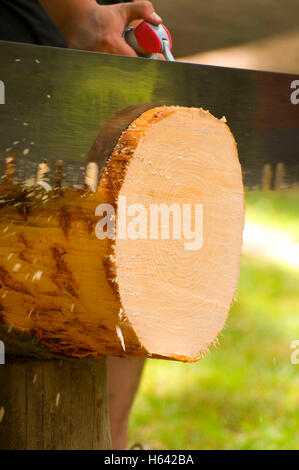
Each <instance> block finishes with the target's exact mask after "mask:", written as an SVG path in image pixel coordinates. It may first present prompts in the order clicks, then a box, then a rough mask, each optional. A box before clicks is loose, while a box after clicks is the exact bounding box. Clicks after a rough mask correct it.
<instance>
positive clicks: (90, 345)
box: [0, 107, 244, 361]
mask: <svg viewBox="0 0 299 470" xmlns="http://www.w3.org/2000/svg"><path fill="white" fill-rule="evenodd" d="M92 171H94V169H93V168H92ZM92 171H91V170H90V172H89V173H88V175H89V177H90V174H91V172H92ZM95 173H96V171H95ZM5 184H6V185H7V186H6V187H4V186H3V187H2V188H1V186H0V194H7V192H9V191H14V192H15V191H16V188H14V189H13V190H12V189H11V188H12V183H11V181H6V183H5V182H4V183H3V185H5ZM124 201H125V204H126V209H127V212H126V213H124ZM42 202H43V203H41V201H40V199H39V200H38V199H34V203H33V202H32V203H31V206H30V208H29V209H28V210H27V209H26V214H25V215H24V210H20V207H19V208H18V210H17V209H16V208H15V207H14V205H8V204H7V205H4V206H3V207H2V209H1V219H0V237H1V245H0V283H1V285H2V288H1V290H0V292H1V293H0V305H1V322H2V325H6V327H4V326H2V337H4V338H5V341H7V342H8V344H11V345H13V348H14V349H15V351H16V350H18V351H19V352H21V353H23V354H29V353H30V354H33V355H36V354H41V355H44V356H49V357H51V356H53V355H54V356H68V357H86V356H88V357H89V356H91V357H93V358H98V357H100V356H101V355H103V354H111V355H122V356H135V357H138V356H140V357H146V356H150V357H160V358H166V359H176V360H183V361H195V360H197V359H199V358H200V357H202V355H203V354H204V353H205V351H206V350H207V348H208V347H209V346H210V345H211V344H213V343H215V342H216V341H217V336H218V334H219V333H220V331H221V330H222V328H223V326H224V324H225V321H226V318H227V315H228V311H229V308H230V305H231V302H232V299H233V297H234V294H235V290H236V286H237V281H238V276H239V268H240V253H241V243H242V230H243V221H244V220H243V219H244V195H243V185H242V176H241V169H240V164H239V161H238V155H237V148H236V144H235V141H234V138H233V136H232V134H231V132H230V130H229V128H228V127H227V125H226V124H225V122H224V121H223V120H218V119H216V118H215V117H213V116H212V115H211V114H210V113H209V112H208V111H204V110H202V109H195V108H183V107H161V108H155V109H151V110H149V111H146V112H145V113H143V114H142V115H141V116H140V117H139V118H138V119H136V120H135V121H134V122H133V123H132V124H131V125H130V126H129V128H128V129H127V130H124V132H123V133H122V135H121V137H120V139H119V141H118V143H117V145H116V147H115V149H114V151H113V153H112V155H111V157H110V159H109V161H108V163H107V165H106V168H105V170H104V172H103V174H102V176H101V180H100V184H99V188H98V191H97V192H96V193H92V192H89V191H84V192H83V191H82V192H78V191H74V190H71V189H65V190H60V191H59V192H58V193H57V191H56V192H55V191H50V192H48V193H47V198H46V199H43V200H42ZM103 203H107V204H111V205H113V206H114V207H115V209H116V237H115V239H114V240H111V239H107V238H106V239H103V240H99V239H98V238H97V237H96V235H95V229H96V224H97V222H98V221H99V217H97V216H95V209H96V207H97V206H98V205H99V204H103ZM153 204H156V205H160V204H164V205H167V206H168V208H171V206H172V205H176V207H177V208H179V210H181V220H180V222H181V224H182V223H183V221H184V220H185V219H184V212H183V208H184V207H187V205H189V209H190V208H191V209H193V210H191V209H190V217H189V219H190V220H189V219H188V217H187V215H188V210H187V209H186V214H187V215H186V220H185V221H187V220H189V222H190V223H191V226H190V227H189V225H190V224H189V225H188V224H187V225H188V227H189V228H192V230H193V231H194V230H195V227H197V229H198V230H197V233H198V237H199V243H198V244H197V245H196V246H197V248H196V249H191V250H190V249H186V247H188V246H189V248H190V243H191V244H192V241H194V240H191V239H187V236H186V235H188V233H187V232H186V231H185V232H186V233H185V232H184V227H183V228H182V227H181V226H180V224H178V225H177V226H176V232H175V233H176V238H175V237H174V236H173V232H172V229H173V221H174V218H173V217H172V216H171V217H170V219H169V223H170V232H169V233H170V236H169V238H168V239H167V238H163V237H162V236H161V233H162V231H163V227H162V226H161V219H159V217H158V219H155V220H156V221H157V220H158V222H159V227H158V229H157V227H153V226H152V224H151V219H150V217H148V214H150V208H151V205H153ZM196 205H197V206H198V207H199V209H200V207H201V209H202V219H201V221H202V224H201V225H200V226H198V224H197V221H198V218H196V219H195V209H194V208H195V206H196ZM172 207H173V206H172ZM121 211H123V213H122V214H121ZM128 211H129V213H128ZM175 213H176V215H177V216H178V214H179V212H176V211H175ZM124 214H125V215H126V219H125V220H126V223H127V225H126V226H125V227H126V228H125V229H126V230H127V234H126V235H128V232H130V233H131V235H130V236H125V237H124V236H123V227H121V226H120V223H122V222H120V220H121V219H118V217H120V216H122V217H123V216H124ZM144 214H146V216H147V226H146V228H145V229H144V223H143V219H142V218H140V219H139V223H137V219H136V217H137V216H138V215H139V216H141V215H144ZM199 214H200V210H199ZM141 219H142V220H141ZM122 220H123V219H122ZM196 224H197V225H196ZM188 227H187V228H188ZM164 229H165V220H164ZM180 229H182V230H181V232H180ZM142 230H143V232H142ZM157 230H158V233H157ZM179 232H180V235H181V238H179V236H178V233H179ZM132 233H133V236H132ZM134 234H135V236H134ZM153 234H154V235H153ZM189 235H190V236H191V234H189ZM189 238H190V237H189ZM188 243H189V245H188ZM193 245H194V243H193ZM20 334H21V335H23V336H20ZM31 338H34V343H33V344H32V341H25V342H24V340H26V339H27V340H28V339H29V340H30V339H31Z"/></svg>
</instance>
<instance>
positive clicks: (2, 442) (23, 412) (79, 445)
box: [0, 358, 111, 450]
mask: <svg viewBox="0 0 299 470" xmlns="http://www.w3.org/2000/svg"><path fill="white" fill-rule="evenodd" d="M0 385H1V386H0V449H1V450H48V449H49V450H52V449H62V450H64V449H65V450H69V449H82V450H85V449H102V450H103V449H110V448H111V445H110V434H109V420H108V404H107V388H106V359H105V358H103V359H101V360H99V361H96V362H94V361H70V360H64V361H63V360H61V361H60V360H50V361H38V360H33V359H31V360H23V361H20V360H19V361H16V360H15V359H14V360H13V361H11V360H9V362H8V363H7V364H5V365H2V366H0Z"/></svg>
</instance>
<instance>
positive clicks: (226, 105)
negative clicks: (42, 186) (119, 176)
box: [0, 32, 299, 188]
mask: <svg viewBox="0 0 299 470" xmlns="http://www.w3.org/2000/svg"><path fill="white" fill-rule="evenodd" d="M129 34H130V32H129ZM162 52H163V51H162ZM169 52H170V49H169ZM0 60H1V68H0V81H1V82H0V83H1V91H2V93H1V96H2V104H1V105H0V126H1V133H0V154H1V163H0V165H1V167H0V172H1V174H2V175H3V174H4V173H5V171H6V170H5V166H7V164H8V163H7V158H8V156H9V155H12V154H13V155H14V156H15V158H16V165H15V177H16V179H17V181H20V182H22V181H24V180H25V179H26V180H28V179H30V178H31V177H33V176H34V175H36V172H37V171H38V166H39V165H40V163H41V162H47V168H53V169H54V168H55V166H56V165H57V161H58V160H62V161H63V163H64V169H63V171H64V183H65V184H67V185H68V186H71V187H78V188H81V187H82V186H83V185H84V184H85V179H86V166H87V165H88V163H89V162H92V161H93V160H94V159H95V160H96V163H97V164H98V166H99V168H100V169H102V168H103V166H104V164H105V162H106V160H107V158H108V157H109V155H110V153H111V151H112V149H113V146H114V144H115V142H116V141H117V139H118V137H119V135H120V133H121V131H122V130H123V129H125V128H126V126H127V125H129V123H130V122H132V121H133V120H134V119H135V118H136V117H137V116H138V115H140V114H141V113H142V112H143V111H145V110H146V109H149V108H152V107H155V106H160V105H179V106H191V107H202V108H204V109H208V110H210V112H211V113H212V114H213V115H215V116H216V117H218V118H220V117H222V116H225V118H226V119H227V121H228V124H229V126H230V128H231V130H232V132H233V134H234V136H235V139H236V141H237V143H238V150H239V157H240V161H241V165H242V171H243V178H244V183H245V186H246V187H251V188H258V187H260V185H261V184H262V183H261V179H262V172H263V168H264V167H265V165H271V166H272V167H273V168H275V167H276V166H277V165H279V164H283V166H284V185H285V186H293V185H296V183H298V181H299V159H298V155H299V75H291V74H282V73H270V72H260V71H253V70H241V69H235V68H226V67H218V66H206V65H195V64H188V63H182V62H174V61H157V60H152V59H147V58H134V57H123V56H117V55H109V54H101V53H93V52H83V51H74V50H69V49H59V48H51V47H45V46H36V45H25V44H19V43H9V42H3V41H0ZM96 139H97V152H96V153H95V152H94V151H93V150H92V145H93V144H94V142H95V140H96ZM51 178H52V179H53V178H55V174H54V171H53V173H52V176H50V183H49V184H51Z"/></svg>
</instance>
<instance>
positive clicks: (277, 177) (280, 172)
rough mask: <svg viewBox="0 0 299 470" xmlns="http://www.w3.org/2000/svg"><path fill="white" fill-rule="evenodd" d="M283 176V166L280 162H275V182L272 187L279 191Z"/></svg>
mask: <svg viewBox="0 0 299 470" xmlns="http://www.w3.org/2000/svg"><path fill="white" fill-rule="evenodd" d="M284 176H285V168H284V164H283V163H282V162H280V163H277V165H276V168H275V182H274V188H275V190H276V191H279V190H280V189H282V187H283V180H284Z"/></svg>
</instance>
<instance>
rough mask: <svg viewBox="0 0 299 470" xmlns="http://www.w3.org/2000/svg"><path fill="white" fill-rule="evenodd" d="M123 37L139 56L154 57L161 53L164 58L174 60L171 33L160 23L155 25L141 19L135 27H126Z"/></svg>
mask: <svg viewBox="0 0 299 470" xmlns="http://www.w3.org/2000/svg"><path fill="white" fill-rule="evenodd" d="M124 38H125V40H126V41H127V43H128V44H129V46H131V47H132V48H133V49H134V50H135V51H136V52H137V54H138V55H139V56H141V57H148V58H151V59H156V58H157V54H163V55H164V56H165V58H166V60H169V61H174V58H173V55H172V53H171V50H172V39H171V35H170V32H169V31H168V29H167V28H166V26H164V25H162V24H160V25H158V26H156V25H153V24H151V23H148V22H147V21H142V23H140V24H139V25H138V26H136V28H134V27H132V26H129V27H128V28H126V29H125V31H124Z"/></svg>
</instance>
